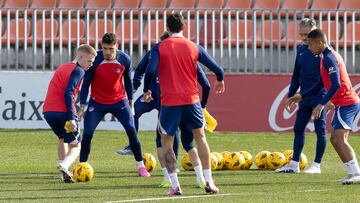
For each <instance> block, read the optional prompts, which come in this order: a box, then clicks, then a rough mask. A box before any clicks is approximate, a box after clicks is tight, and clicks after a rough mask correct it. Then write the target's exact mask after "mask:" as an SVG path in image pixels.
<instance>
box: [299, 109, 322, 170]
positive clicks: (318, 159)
mask: <svg viewBox="0 0 360 203" xmlns="http://www.w3.org/2000/svg"><path fill="white" fill-rule="evenodd" d="M326 115H327V110H326V109H324V110H323V111H322V112H321V115H320V118H318V119H316V120H315V121H314V126H315V133H316V136H317V139H316V154H315V160H314V162H313V163H312V164H311V165H310V166H309V168H308V169H306V170H305V171H304V173H307V174H320V173H321V169H320V163H321V160H322V157H323V156H324V152H325V148H326Z"/></svg>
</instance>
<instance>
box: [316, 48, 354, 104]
mask: <svg viewBox="0 0 360 203" xmlns="http://www.w3.org/2000/svg"><path fill="white" fill-rule="evenodd" d="M320 73H321V78H322V81H323V84H324V87H325V89H326V90H327V93H326V95H325V96H324V97H323V99H322V100H321V102H320V104H323V105H324V104H326V103H327V102H328V101H329V100H331V102H332V103H333V104H334V105H335V106H348V105H353V104H356V103H358V102H359V101H360V99H359V96H358V95H357V94H356V92H355V91H354V90H353V88H352V84H351V81H350V79H349V75H348V73H347V71H346V67H345V63H344V61H343V59H342V57H341V56H340V55H339V54H338V53H337V52H336V51H335V50H334V49H333V48H331V47H330V46H329V47H327V48H326V49H325V50H324V51H323V53H322V54H321V55H320Z"/></svg>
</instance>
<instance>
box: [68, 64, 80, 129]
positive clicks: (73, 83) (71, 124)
mask: <svg viewBox="0 0 360 203" xmlns="http://www.w3.org/2000/svg"><path fill="white" fill-rule="evenodd" d="M84 74H85V73H84V70H82V69H81V68H79V67H76V68H75V69H74V70H73V71H72V73H71V75H70V78H69V81H68V84H67V85H66V89H65V93H64V99H65V105H66V110H67V121H68V126H67V128H68V130H69V131H70V132H72V131H73V130H74V129H76V125H77V124H76V113H75V112H74V109H73V106H74V105H75V104H74V98H73V97H74V92H75V89H76V87H77V86H78V85H79V84H80V83H81V80H82V79H83V77H84Z"/></svg>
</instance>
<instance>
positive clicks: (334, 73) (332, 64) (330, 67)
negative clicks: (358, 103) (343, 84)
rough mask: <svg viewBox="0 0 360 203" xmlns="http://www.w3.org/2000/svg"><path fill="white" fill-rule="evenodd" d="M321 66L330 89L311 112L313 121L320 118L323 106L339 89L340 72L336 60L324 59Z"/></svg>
mask: <svg viewBox="0 0 360 203" xmlns="http://www.w3.org/2000/svg"><path fill="white" fill-rule="evenodd" d="M323 64H324V68H325V69H326V70H327V72H328V74H329V77H330V88H329V90H328V91H327V93H326V94H325V96H324V97H323V98H322V99H321V101H320V103H319V104H318V105H317V106H316V107H315V109H314V110H313V117H314V118H315V119H317V118H320V115H321V112H322V110H323V109H324V105H325V104H327V103H328V102H329V101H330V99H331V98H332V97H333V96H334V95H335V94H336V92H337V91H338V89H339V88H340V71H339V65H338V63H337V61H336V59H335V58H325V59H324V60H323Z"/></svg>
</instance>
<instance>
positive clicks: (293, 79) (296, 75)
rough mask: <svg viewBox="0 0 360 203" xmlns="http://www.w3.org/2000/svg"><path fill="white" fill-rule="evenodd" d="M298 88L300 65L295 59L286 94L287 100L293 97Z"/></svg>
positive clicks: (297, 59)
mask: <svg viewBox="0 0 360 203" xmlns="http://www.w3.org/2000/svg"><path fill="white" fill-rule="evenodd" d="M299 86H300V64H299V58H298V57H296V59H295V65H294V72H293V74H292V77H291V83H290V87H289V92H288V98H290V97H293V96H294V95H295V93H296V91H297V90H298V89H299Z"/></svg>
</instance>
